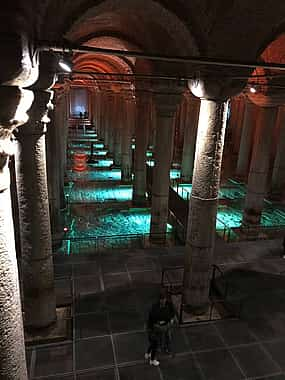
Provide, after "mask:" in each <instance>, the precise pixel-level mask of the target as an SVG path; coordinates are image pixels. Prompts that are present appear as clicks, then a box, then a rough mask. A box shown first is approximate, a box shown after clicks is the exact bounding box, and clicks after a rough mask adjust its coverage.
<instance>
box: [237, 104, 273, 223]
mask: <svg viewBox="0 0 285 380" xmlns="http://www.w3.org/2000/svg"><path fill="white" fill-rule="evenodd" d="M277 111H278V107H260V108H259V110H258V118H257V126H256V132H255V139H254V147H253V152H252V158H251V164H250V170H249V176H248V183H247V193H246V197H245V205H244V212H243V220H242V224H243V225H244V226H247V227H248V226H255V225H258V224H259V223H260V219H261V213H262V210H263V206H264V197H265V195H266V193H267V183H268V170H269V163H270V152H271V145H272V144H271V142H272V136H273V129H274V126H275V123H276V117H277Z"/></svg>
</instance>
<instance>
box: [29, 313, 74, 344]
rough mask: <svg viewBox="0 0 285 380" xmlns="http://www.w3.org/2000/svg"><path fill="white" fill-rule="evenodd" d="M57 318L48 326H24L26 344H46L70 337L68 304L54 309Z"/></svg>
mask: <svg viewBox="0 0 285 380" xmlns="http://www.w3.org/2000/svg"><path fill="white" fill-rule="evenodd" d="M56 315H57V319H56V321H55V322H54V323H53V324H51V325H49V326H48V327H45V328H41V329H35V328H31V327H28V326H25V330H26V331H25V342H26V344H47V343H53V342H58V341H61V340H66V339H71V338H72V329H71V319H70V317H71V309H70V306H64V307H58V308H57V309H56Z"/></svg>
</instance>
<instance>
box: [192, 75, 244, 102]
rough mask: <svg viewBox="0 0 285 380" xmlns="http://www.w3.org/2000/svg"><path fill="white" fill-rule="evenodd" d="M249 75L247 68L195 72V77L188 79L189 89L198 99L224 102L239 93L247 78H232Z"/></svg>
mask: <svg viewBox="0 0 285 380" xmlns="http://www.w3.org/2000/svg"><path fill="white" fill-rule="evenodd" d="M247 75H248V76H250V70H249V69H243V70H241V69H221V68H217V69H216V70H215V69H211V70H209V71H207V73H197V74H196V76H197V78H196V79H191V80H189V81H188V86H189V89H190V91H191V92H192V94H193V95H194V96H196V97H197V98H200V99H207V100H213V101H217V102H225V101H227V100H228V99H229V98H231V97H233V96H235V95H237V94H239V93H240V92H241V91H242V90H243V88H244V87H245V85H246V83H247V79H240V80H237V79H234V77H236V76H244V77H245V78H246V76H247Z"/></svg>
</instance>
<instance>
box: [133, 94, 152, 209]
mask: <svg viewBox="0 0 285 380" xmlns="http://www.w3.org/2000/svg"><path fill="white" fill-rule="evenodd" d="M149 105H150V102H149V93H148V92H147V91H142V90H141V91H137V92H136V125H135V136H136V148H135V163H134V187H133V204H134V205H136V206H145V205H146V196H145V193H146V150H147V143H148V122H149Z"/></svg>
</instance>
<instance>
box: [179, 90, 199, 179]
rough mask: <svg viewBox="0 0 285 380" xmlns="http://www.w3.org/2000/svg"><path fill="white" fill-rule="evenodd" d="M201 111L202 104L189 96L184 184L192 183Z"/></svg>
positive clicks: (183, 158)
mask: <svg viewBox="0 0 285 380" xmlns="http://www.w3.org/2000/svg"><path fill="white" fill-rule="evenodd" d="M199 111H200V102H199V101H198V99H195V98H194V97H190V96H189V95H188V96H187V97H186V99H185V118H184V123H185V127H184V142H183V154H182V165H181V178H182V180H183V181H184V182H191V181H192V175H193V168H194V156H195V145H196V135H197V126H198V119H199Z"/></svg>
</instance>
